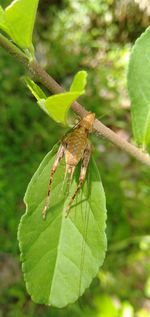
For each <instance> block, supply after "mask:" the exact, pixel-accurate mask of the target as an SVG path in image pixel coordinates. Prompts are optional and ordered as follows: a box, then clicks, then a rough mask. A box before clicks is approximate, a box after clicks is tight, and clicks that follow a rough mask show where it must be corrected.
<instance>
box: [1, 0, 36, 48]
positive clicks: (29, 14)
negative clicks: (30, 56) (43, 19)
mask: <svg viewBox="0 0 150 317" xmlns="http://www.w3.org/2000/svg"><path fill="white" fill-rule="evenodd" d="M38 2H39V0H32V1H31V0H14V1H13V2H12V3H11V4H10V5H9V6H8V7H7V8H6V9H5V22H6V24H7V27H8V29H9V35H11V38H12V40H13V41H14V42H15V43H16V44H17V45H18V46H20V47H21V48H24V49H29V50H30V51H32V50H33V45H32V33H33V27H34V22H35V16H36V11H37V7H38Z"/></svg>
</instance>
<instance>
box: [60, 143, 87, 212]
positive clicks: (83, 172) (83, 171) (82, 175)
mask: <svg viewBox="0 0 150 317" xmlns="http://www.w3.org/2000/svg"><path fill="white" fill-rule="evenodd" d="M91 152H92V145H91V143H90V142H89V143H88V145H87V147H86V149H85V151H84V153H83V158H82V165H81V171H80V178H79V183H78V186H77V189H76V191H75V192H74V194H73V196H72V197H71V199H70V201H69V204H68V206H67V207H66V210H65V214H66V217H67V216H68V214H69V210H70V207H71V205H72V203H73V201H74V199H75V198H76V196H77V194H78V192H79V191H80V188H81V187H82V184H83V183H84V180H85V177H86V172H87V167H88V164H89V160H90V156H91Z"/></svg>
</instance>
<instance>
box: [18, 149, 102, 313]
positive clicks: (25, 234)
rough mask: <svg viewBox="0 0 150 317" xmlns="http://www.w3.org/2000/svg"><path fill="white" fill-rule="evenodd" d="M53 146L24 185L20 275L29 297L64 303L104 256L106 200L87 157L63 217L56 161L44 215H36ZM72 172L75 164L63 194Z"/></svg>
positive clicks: (77, 293) (87, 281) (63, 202)
mask: <svg viewBox="0 0 150 317" xmlns="http://www.w3.org/2000/svg"><path fill="white" fill-rule="evenodd" d="M57 149H58V146H55V147H54V148H53V149H52V151H51V152H49V153H48V154H47V156H46V157H45V158H44V160H43V162H42V163H41V165H40V167H39V168H38V170H37V172H36V173H35V175H34V176H33V178H32V180H31V182H30V184H29V186H28V189H27V192H26V195H25V203H26V206H27V210H26V213H25V215H24V216H23V217H22V219H21V222H20V225H19V231H18V238H19V244H20V250H21V260H22V263H23V264H22V267H23V272H24V278H25V281H26V286H27V290H28V292H29V294H30V295H31V297H32V299H33V301H35V302H36V303H41V304H46V305H53V306H56V307H64V306H66V305H67V304H69V303H72V302H74V301H76V300H77V299H78V297H79V296H80V295H82V294H83V292H84V291H85V289H86V288H87V287H89V285H90V283H91V281H92V279H93V278H94V277H95V275H96V274H97V272H98V270H99V267H100V266H101V265H102V263H103V261H104V257H105V252H106V236H105V222H106V204H105V195H104V190H103V187H102V183H101V180H100V176H99V172H98V170H97V167H96V165H95V163H94V161H93V160H91V162H90V166H89V169H88V173H87V179H86V181H85V183H84V186H83V187H82V189H81V191H80V193H79V194H78V196H77V198H76V201H75V202H74V205H73V206H72V208H71V210H70V214H69V216H68V218H65V215H64V208H65V206H66V204H67V203H68V199H69V198H68V193H66V194H65V193H64V192H65V191H64V192H62V190H61V189H62V184H63V179H64V173H65V164H64V161H62V163H61V164H60V165H59V167H58V169H57V171H56V174H55V176H54V180H53V185H52V192H51V199H50V204H49V208H48V212H47V218H46V220H45V221H44V220H43V219H42V209H43V207H44V204H45V199H46V196H47V188H48V183H49V174H50V170H51V167H52V164H53V162H54V157H55V155H56V152H57ZM78 174H79V166H78V167H77V171H76V174H75V176H74V179H73V183H72V185H71V188H70V193H69V196H71V195H72V194H73V192H74V191H75V189H76V186H77V182H78V177H79V175H78Z"/></svg>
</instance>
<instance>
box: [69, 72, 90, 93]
mask: <svg viewBox="0 0 150 317" xmlns="http://www.w3.org/2000/svg"><path fill="white" fill-rule="evenodd" d="M86 83H87V72H86V71H84V70H82V71H80V72H78V73H77V74H76V75H75V77H74V79H73V82H72V84H71V87H70V91H71V92H73V91H80V92H83V91H84V89H85V86H86Z"/></svg>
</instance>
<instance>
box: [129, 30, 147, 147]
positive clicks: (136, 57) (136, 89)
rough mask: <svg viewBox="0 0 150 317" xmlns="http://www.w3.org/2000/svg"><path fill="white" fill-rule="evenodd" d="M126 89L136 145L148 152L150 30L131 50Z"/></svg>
mask: <svg viewBox="0 0 150 317" xmlns="http://www.w3.org/2000/svg"><path fill="white" fill-rule="evenodd" d="M128 89H129V94H130V98H131V103H132V105H131V111H132V126H133V133H134V137H135V140H136V142H137V143H138V145H142V147H143V148H144V149H148V150H150V28H148V29H147V30H146V32H144V33H143V34H142V36H141V37H140V38H139V39H138V40H137V41H136V43H135V45H134V47H133V49H132V52H131V56H130V62H129V71H128Z"/></svg>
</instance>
